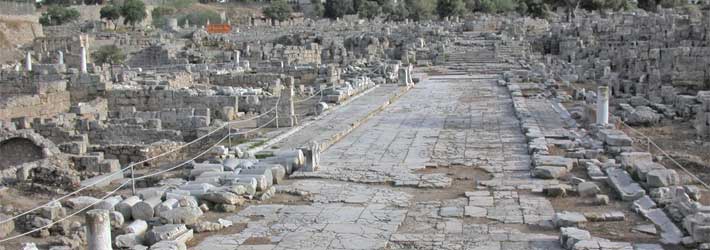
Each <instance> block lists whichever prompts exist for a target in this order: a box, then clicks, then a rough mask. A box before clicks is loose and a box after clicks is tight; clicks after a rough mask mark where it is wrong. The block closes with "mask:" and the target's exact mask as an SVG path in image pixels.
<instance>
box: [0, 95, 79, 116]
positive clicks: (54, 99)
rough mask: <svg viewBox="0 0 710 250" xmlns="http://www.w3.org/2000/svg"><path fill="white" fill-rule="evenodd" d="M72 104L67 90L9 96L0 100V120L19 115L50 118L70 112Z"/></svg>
mask: <svg viewBox="0 0 710 250" xmlns="http://www.w3.org/2000/svg"><path fill="white" fill-rule="evenodd" d="M70 106H71V102H70V95H69V92H67V91H59V92H54V93H46V94H42V95H22V96H14V97H9V98H7V99H5V100H2V101H0V121H9V120H11V119H12V118H17V117H27V118H48V117H52V116H54V115H56V114H59V113H62V112H68V111H69V108H70Z"/></svg>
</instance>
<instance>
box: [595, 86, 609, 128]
mask: <svg viewBox="0 0 710 250" xmlns="http://www.w3.org/2000/svg"><path fill="white" fill-rule="evenodd" d="M608 123H609V87H607V86H599V89H598V91H597V125H602V126H606V125H607V124H608Z"/></svg>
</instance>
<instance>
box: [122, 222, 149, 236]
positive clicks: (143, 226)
mask: <svg viewBox="0 0 710 250" xmlns="http://www.w3.org/2000/svg"><path fill="white" fill-rule="evenodd" d="M147 231H148V223H147V222H146V221H144V220H134V221H133V222H131V223H129V224H128V225H126V226H125V227H123V232H125V233H128V234H136V235H143V234H145V233H146V232H147Z"/></svg>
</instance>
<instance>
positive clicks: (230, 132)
mask: <svg viewBox="0 0 710 250" xmlns="http://www.w3.org/2000/svg"><path fill="white" fill-rule="evenodd" d="M227 129H228V130H227V131H228V132H227V133H228V134H227V138H228V140H229V147H230V148H231V147H232V126H231V125H229V123H227Z"/></svg>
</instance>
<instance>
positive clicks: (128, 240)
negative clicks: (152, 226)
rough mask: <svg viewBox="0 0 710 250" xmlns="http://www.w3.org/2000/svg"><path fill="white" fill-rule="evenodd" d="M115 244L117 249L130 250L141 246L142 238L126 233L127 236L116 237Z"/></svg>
mask: <svg viewBox="0 0 710 250" xmlns="http://www.w3.org/2000/svg"><path fill="white" fill-rule="evenodd" d="M114 240H115V242H116V243H115V244H116V247H119V248H131V247H134V246H137V245H142V244H143V241H144V239H143V236H142V235H138V234H134V233H128V234H122V235H119V236H116V238H115V239H114Z"/></svg>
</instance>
